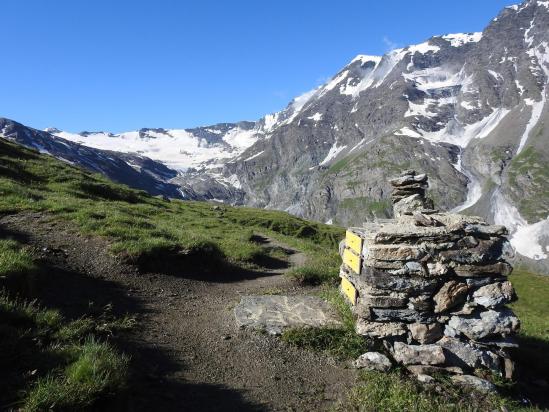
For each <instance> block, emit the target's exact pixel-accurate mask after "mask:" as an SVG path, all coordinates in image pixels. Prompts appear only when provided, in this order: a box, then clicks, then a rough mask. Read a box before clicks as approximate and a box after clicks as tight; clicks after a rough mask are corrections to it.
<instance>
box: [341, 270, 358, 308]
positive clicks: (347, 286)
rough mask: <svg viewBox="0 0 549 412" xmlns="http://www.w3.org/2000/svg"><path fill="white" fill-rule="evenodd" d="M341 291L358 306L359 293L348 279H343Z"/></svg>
mask: <svg viewBox="0 0 549 412" xmlns="http://www.w3.org/2000/svg"><path fill="white" fill-rule="evenodd" d="M341 290H342V291H343V293H344V294H345V296H347V298H348V299H349V301H350V302H351V303H352V304H353V305H356V298H357V291H356V289H355V287H354V286H353V284H352V283H351V282H349V281H348V280H347V279H345V278H344V277H342V278H341Z"/></svg>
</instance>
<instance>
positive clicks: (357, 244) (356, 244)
mask: <svg viewBox="0 0 549 412" xmlns="http://www.w3.org/2000/svg"><path fill="white" fill-rule="evenodd" d="M345 245H346V246H347V247H348V248H349V249H351V250H352V251H353V252H355V253H356V254H357V255H360V254H361V253H362V238H361V237H360V236H358V235H356V234H354V233H353V232H351V231H350V230H347V233H346V234H345Z"/></svg>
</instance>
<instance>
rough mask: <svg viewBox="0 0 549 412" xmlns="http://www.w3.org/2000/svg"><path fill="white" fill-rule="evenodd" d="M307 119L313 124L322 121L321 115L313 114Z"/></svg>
mask: <svg viewBox="0 0 549 412" xmlns="http://www.w3.org/2000/svg"><path fill="white" fill-rule="evenodd" d="M307 119H310V120H314V121H315V122H318V121H320V120H321V119H322V113H315V114H313V115H312V116H309V117H307Z"/></svg>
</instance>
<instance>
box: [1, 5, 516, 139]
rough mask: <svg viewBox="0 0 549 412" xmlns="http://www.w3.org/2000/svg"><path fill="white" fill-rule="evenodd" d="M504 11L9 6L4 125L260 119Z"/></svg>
mask: <svg viewBox="0 0 549 412" xmlns="http://www.w3.org/2000/svg"><path fill="white" fill-rule="evenodd" d="M509 4H512V0H511V1H502V0H459V1H455V0H416V1H410V0H378V1H366V0H356V1H355V0H352V1H324V0H316V1H297V0H293V1H288V0H277V1H270V2H266V1H238V0H234V1H227V0H225V1H221V0H220V1H210V0H201V1H192V2H191V1H183V0H181V1H176V0H155V1H152V0H150V1H140V0H133V1H130V0H109V1H107V0H80V1H77V0H56V1H54V0H50V1H45V0H3V1H2V23H1V24H0V38H1V39H2V49H1V53H2V62H1V63H0V78H1V81H2V89H3V90H2V93H1V96H2V98H1V99H0V116H3V117H9V118H12V119H14V120H17V121H19V122H22V123H24V124H27V125H29V126H32V127H36V128H45V127H49V126H55V127H58V128H60V129H64V130H68V131H73V132H78V131H82V130H105V131H113V132H120V131H126V130H134V129H138V128H141V127H164V128H187V127H193V126H199V125H207V124H213V123H219V122H231V121H238V120H255V119H258V118H260V117H261V116H263V115H264V114H266V113H270V112H273V111H277V110H280V109H282V108H283V107H285V106H286V104H287V103H288V101H289V100H290V99H291V98H292V97H294V96H296V95H299V94H301V93H303V92H305V91H307V90H310V89H312V88H314V87H316V86H317V85H318V84H319V83H321V82H323V81H324V80H325V79H327V78H329V77H331V76H332V75H334V74H335V73H336V72H337V71H338V70H339V69H340V68H341V67H343V66H344V65H345V64H346V63H347V62H348V61H349V60H351V59H352V58H353V57H354V56H355V55H357V54H383V53H384V52H386V51H387V50H388V49H390V48H391V47H394V46H405V45H407V44H413V43H418V42H421V41H423V40H425V39H426V38H428V37H430V36H431V35H436V34H444V33H453V32H470V31H480V30H482V29H483V28H484V27H485V26H486V25H487V24H488V22H489V21H490V19H492V18H493V17H495V16H496V14H497V13H498V12H499V10H501V9H502V8H503V7H504V6H505V5H509Z"/></svg>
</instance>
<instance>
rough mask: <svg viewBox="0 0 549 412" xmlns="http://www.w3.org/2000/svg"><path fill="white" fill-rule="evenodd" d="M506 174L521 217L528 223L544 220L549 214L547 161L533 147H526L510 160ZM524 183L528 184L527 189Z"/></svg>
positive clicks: (548, 166) (548, 172)
mask: <svg viewBox="0 0 549 412" xmlns="http://www.w3.org/2000/svg"><path fill="white" fill-rule="evenodd" d="M508 173H509V183H510V185H511V186H512V187H514V188H515V191H514V193H513V196H514V198H515V201H516V203H517V206H518V209H519V211H520V213H521V214H522V216H524V217H525V218H526V219H527V220H528V221H529V222H536V221H539V220H541V219H545V218H546V217H547V214H549V206H548V204H549V188H548V187H547V181H548V179H549V165H548V162H547V159H546V158H544V157H543V156H542V155H541V154H540V152H539V151H537V150H536V149H535V148H534V147H532V146H530V147H527V148H526V149H524V150H523V151H522V153H520V154H519V155H518V156H515V157H514V158H513V160H511V163H510V165H509V168H508ZM519 178H521V179H522V180H520V179H519ZM524 182H528V186H527V187H525V185H524ZM525 189H526V191H525Z"/></svg>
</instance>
